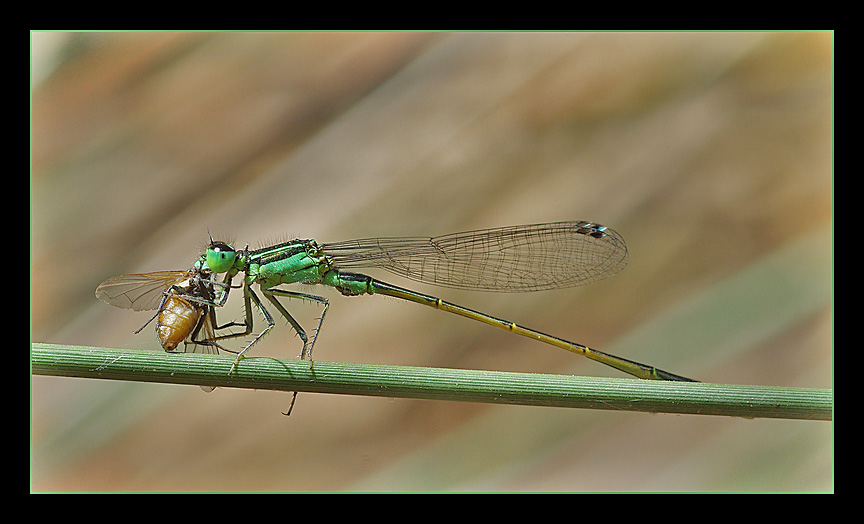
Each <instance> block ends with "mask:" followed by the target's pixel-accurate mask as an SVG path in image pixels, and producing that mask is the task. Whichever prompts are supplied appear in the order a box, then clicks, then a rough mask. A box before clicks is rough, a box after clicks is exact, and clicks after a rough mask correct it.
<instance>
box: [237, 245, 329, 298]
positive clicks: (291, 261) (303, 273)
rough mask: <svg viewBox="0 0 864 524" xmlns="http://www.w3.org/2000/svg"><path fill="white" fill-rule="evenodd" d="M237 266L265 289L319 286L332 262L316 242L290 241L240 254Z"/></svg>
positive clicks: (253, 281)
mask: <svg viewBox="0 0 864 524" xmlns="http://www.w3.org/2000/svg"><path fill="white" fill-rule="evenodd" d="M235 267H237V268H238V270H239V271H245V272H246V279H247V281H248V282H249V283H250V284H251V283H257V284H259V285H260V286H261V287H263V288H269V287H273V286H277V285H279V284H294V283H302V284H318V283H321V279H322V277H323V276H324V275H325V274H326V273H327V272H328V271H329V270H330V263H329V262H328V260H327V258H326V257H325V256H324V253H322V252H321V248H319V247H318V244H316V243H315V241H314V240H291V241H289V242H284V243H282V244H276V245H274V246H269V247H266V248H262V249H258V250H254V251H239V252H238V253H237V262H236V263H235Z"/></svg>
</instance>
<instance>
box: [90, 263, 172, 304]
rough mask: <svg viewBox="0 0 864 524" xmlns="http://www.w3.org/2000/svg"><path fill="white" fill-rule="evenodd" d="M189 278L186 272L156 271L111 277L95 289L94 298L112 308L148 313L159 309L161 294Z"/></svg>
mask: <svg viewBox="0 0 864 524" xmlns="http://www.w3.org/2000/svg"><path fill="white" fill-rule="evenodd" d="M188 278H189V272H188V271H156V272H154V273H140V274H130V275H120V276H117V277H111V278H109V279H108V280H106V281H105V282H102V283H101V284H99V286H98V287H97V288H96V298H98V299H99V300H101V301H103V302H105V303H107V304H111V305H112V306H115V307H119V308H123V309H132V310H134V311H148V310H154V309H156V308H157V307H159V302H160V301H161V300H162V294H163V293H164V292H165V291H167V290H168V288H170V287H171V286H173V285H174V284H178V283H180V282H183V281H184V280H186V279H188Z"/></svg>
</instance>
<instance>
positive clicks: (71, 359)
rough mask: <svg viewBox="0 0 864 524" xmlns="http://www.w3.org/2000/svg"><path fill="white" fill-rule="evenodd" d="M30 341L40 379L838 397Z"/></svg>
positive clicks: (672, 397) (445, 395) (815, 415)
mask: <svg viewBox="0 0 864 524" xmlns="http://www.w3.org/2000/svg"><path fill="white" fill-rule="evenodd" d="M233 361H234V357H233V356H224V355H219V356H217V355H202V354H186V353H179V354H173V353H172V354H169V353H163V352H156V351H139V350H128V349H111V348H101V347H83V346H60V345H54V344H43V343H35V342H34V343H32V344H31V352H30V363H31V370H32V373H33V374H34V375H47V376H61V377H78V378H97V379H109V380H132V381H142V382H157V383H166V384H192V385H204V386H214V387H231V388H250V389H270V390H278V391H304V392H315V393H331V394H342V395H366V396H378V397H388V398H413V399H427V400H450V401H460V402H486V403H493V404H514V405H529V406H551V407H569V408H585V409H606V410H623V411H641V412H652V413H679V414H699V415H724V416H737V417H746V418H760V417H765V418H788V419H806V420H831V419H832V412H833V391H832V390H830V389H806V388H788V387H774V386H748V385H730V384H707V383H685V382H663V381H652V380H639V379H627V378H621V379H617V378H604V377H577V376H569V375H548V374H536V373H512V372H501V371H482V370H463V369H445V368H426V367H408V366H391V365H380V364H360V363H337V362H323V361H315V362H314V364H312V363H310V362H308V361H301V360H278V359H274V358H269V357H257V358H246V359H243V361H242V362H240V365H239V366H238V367H237V369H236V370H235V372H234V373H232V374H231V375H229V374H228V371H229V370H230V368H231V364H232V362H233Z"/></svg>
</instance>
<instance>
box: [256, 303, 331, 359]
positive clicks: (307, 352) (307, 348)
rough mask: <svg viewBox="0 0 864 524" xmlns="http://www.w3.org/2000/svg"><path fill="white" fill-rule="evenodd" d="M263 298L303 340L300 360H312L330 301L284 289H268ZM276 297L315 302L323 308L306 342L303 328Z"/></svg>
mask: <svg viewBox="0 0 864 524" xmlns="http://www.w3.org/2000/svg"><path fill="white" fill-rule="evenodd" d="M263 292H264V296H266V297H267V298H268V299H270V301H271V302H272V303H273V305H275V306H276V308H277V309H279V312H280V313H282V315H283V316H284V317H285V318H286V319H287V320H288V322H289V323H290V324H291V326H292V327H293V328H294V330H295V331H297V333H298V334H299V335H300V338H301V339H302V340H303V351H302V352H301V353H300V359H301V360H306V359H307V357H308V359H309V360H312V349H313V348H314V347H315V341H316V340H318V334H319V333H320V332H321V326H322V325H323V324H324V316H325V315H326V314H327V310H328V309H329V308H330V301H329V300H327V299H326V298H324V297H319V296H318V295H309V294H306V293H298V292H296V291H288V290H284V289H277V288H270V289H266V290H264V291H263ZM276 296H280V297H288V298H299V299H301V300H311V301H313V302H317V303H319V304H321V305H322V306H323V308H322V310H321V316H320V317H318V325H317V326H315V331H314V332H313V333H312V338H311V339H309V340H307V337H306V333H305V332H304V331H303V328H302V327H300V324H299V323H298V322H297V321H296V320H295V319H294V317H292V316H291V314H290V313H288V310H286V309H285V307H284V306H283V305H282V304H281V303H280V302H279V301H278V300H276Z"/></svg>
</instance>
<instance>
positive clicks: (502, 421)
mask: <svg viewBox="0 0 864 524" xmlns="http://www.w3.org/2000/svg"><path fill="white" fill-rule="evenodd" d="M30 36H31V42H30V43H31V47H30V50H31V55H30V56H31V62H30V65H31V195H30V198H31V222H30V235H31V244H30V247H31V253H30V257H31V280H30V282H31V340H32V341H38V342H49V343H58V344H71V345H93V346H107V347H119V348H124V347H128V348H144V349H152V350H153V351H161V349H160V348H159V345H158V343H157V341H156V337H155V335H154V332H153V329H152V327H149V326H148V328H147V329H146V330H145V331H144V332H142V333H141V334H139V335H133V334H132V331H133V330H135V329H137V328H139V327H140V326H141V325H142V324H143V323H144V322H145V321H146V320H147V319H148V318H149V317H150V315H149V313H135V312H132V311H127V310H121V309H116V308H113V307H110V306H108V305H106V304H104V303H102V302H100V301H98V300H97V299H96V298H95V297H94V290H95V288H96V286H97V285H98V284H99V283H100V282H101V281H102V280H105V279H106V278H108V277H111V276H114V275H119V274H123V273H136V272H148V271H159V270H168V269H186V268H188V267H189V266H190V264H191V262H192V261H193V260H194V259H195V257H196V256H197V254H198V253H199V251H200V249H201V248H202V246H203V245H205V243H206V242H207V238H208V236H207V235H208V231H209V232H210V233H212V234H213V236H214V237H221V238H227V239H230V240H233V241H235V242H236V244H237V245H238V246H239V247H243V246H245V245H246V244H249V245H250V246H252V247H258V246H260V245H266V244H267V243H269V242H272V241H274V240H282V239H290V238H298V237H299V238H314V239H317V240H319V241H322V242H328V241H337V240H346V239H350V238H358V237H370V236H401V235H430V236H431V235H439V234H444V233H451V232H456V231H462V230H468V229H477V228H486V227H495V226H505V225H515V224H529V223H535V222H545V221H560V220H589V221H594V222H598V223H601V224H605V225H608V226H610V227H613V228H614V229H616V230H617V231H618V232H620V233H621V234H622V235H623V236H624V238H625V239H626V240H627V243H628V246H629V249H630V263H629V265H628V267H627V268H626V269H625V270H624V271H623V272H622V273H620V274H618V275H617V276H615V277H614V278H611V279H607V280H604V281H601V282H599V283H595V284H592V285H590V286H585V287H580V288H573V289H565V290H556V291H549V292H539V293H526V294H508V293H497V294H496V293H482V292H463V291H457V290H451V289H446V288H432V287H429V286H423V285H418V284H415V283H413V282H407V281H404V280H402V279H400V278H398V277H393V276H390V275H388V274H386V273H384V274H381V273H372V274H373V276H376V277H379V278H382V279H383V280H385V281H390V282H393V283H395V284H401V285H406V286H408V287H410V288H412V289H417V290H419V291H423V292H430V293H433V294H436V295H438V296H441V297H442V298H445V299H448V300H451V301H454V302H456V303H458V304H462V305H465V306H468V307H471V308H474V309H477V310H480V311H483V312H486V313H489V314H492V315H495V316H499V317H502V318H506V319H509V320H513V321H516V322H519V323H521V324H523V325H526V326H529V327H532V328H535V329H539V330H541V331H544V332H547V333H550V334H554V335H557V336H560V337H563V338H566V339H569V340H572V341H574V342H579V343H583V344H586V345H589V346H592V347H595V348H597V349H600V350H602V351H606V352H610V353H613V354H616V355H620V356H622V357H626V358H631V359H634V360H638V361H640V362H645V363H649V364H653V365H656V366H658V367H660V368H662V369H665V370H668V371H671V372H673V373H678V374H682V375H685V376H689V377H693V378H696V379H699V380H702V381H708V382H718V383H735V384H763V385H776V386H791V387H818V388H832V387H833V352H832V350H833V234H834V233H833V173H832V168H833V136H832V135H833V113H832V111H833V61H834V55H833V34H832V33H731V34H725V33H706V34H701V33H659V34H651V33H624V34H618V33H588V34H578V33H548V34H547V33H525V34H522V33H503V34H499V33H482V34H474V33H457V34H450V33H382V34H378V33H337V34H333V33H31V35H30ZM307 291H312V289H308V290H307ZM314 292H315V293H317V294H321V295H324V296H326V297H328V298H329V299H330V300H331V307H330V311H329V312H328V314H327V322H326V323H325V325H324V328H323V330H322V332H321V336H320V338H319V340H318V343H317V344H316V346H315V356H316V359H318V360H329V361H354V362H371V363H389V364H401V365H417V366H442V367H456V368H470V369H490V370H504V371H520V372H537V373H562V374H581V375H593V376H617V377H622V376H623V375H621V374H620V373H618V372H616V371H615V370H612V369H608V368H606V367H605V366H602V365H600V364H597V363H594V362H591V361H589V360H587V359H584V358H581V357H578V356H574V355H572V354H570V353H567V352H565V351H562V350H560V349H557V348H554V347H551V346H547V345H544V344H541V343H537V342H534V341H531V340H528V339H526V338H523V337H517V336H513V335H511V334H509V333H507V332H504V331H502V330H496V329H494V328H491V327H489V326H486V325H483V324H480V323H477V322H472V321H469V320H466V319H463V318H460V317H457V316H455V315H448V314H444V313H441V312H437V311H434V310H431V309H429V308H424V307H421V306H418V305H415V304H411V303H407V302H401V301H399V300H396V299H389V298H384V297H372V296H363V297H356V298H354V297H352V298H347V297H342V296H341V295H339V294H338V293H336V292H334V291H332V290H330V289H326V288H323V287H319V288H314ZM239 297H240V295H239V294H235V295H233V296H232V300H231V301H230V302H229V305H228V306H227V308H228V310H227V312H226V315H227V318H230V317H231V316H232V315H233V316H234V317H236V318H238V319H239V318H240V316H241V315H242V311H241V307H240V304H239V302H242V300H239ZM288 306H289V307H290V308H291V311H292V312H294V313H296V315H297V317H298V319H299V320H300V321H301V322H302V323H304V324H305V325H307V326H309V325H310V324H311V322H313V321H314V319H315V318H316V316H317V315H318V314H319V313H320V310H319V309H318V308H317V307H316V306H315V305H314V304H307V303H303V302H297V301H294V302H291V303H289V304H288ZM220 317H221V316H220ZM221 318H223V319H225V318H226V317H221ZM238 344H239V343H238ZM299 351H300V342H299V339H297V337H296V336H294V334H293V332H292V331H291V330H290V328H289V327H288V326H287V325H286V324H285V323H284V322H281V321H279V323H278V324H277V326H276V328H275V329H274V330H273V331H272V332H271V334H270V335H268V337H266V338H265V339H264V340H263V342H262V343H261V344H260V345H257V346H256V347H255V348H254V354H255V355H270V356H278V357H281V358H294V357H296V356H297V355H298V354H299ZM30 384H31V397H30V408H31V411H30V413H31V433H30V435H31V490H32V491H55V490H59V491H67V490H68V491H139V490H149V491H154V490H155V491H187V490H195V491H223V490H227V491H381V490H385V491H393V490H395V491H450V490H470V491H666V490H670V491H690V490H695V491H725V490H734V491H831V490H833V424H832V423H825V422H810V421H785V420H761V419H760V420H744V419H732V418H723V417H707V416H676V415H659V414H657V415H651V414H644V413H629V412H625V413H617V412H611V411H593V410H572V409H560V408H534V407H516V406H491V405H479V404H478V405H475V404H466V403H455V402H431V401H417V400H396V399H383V398H363V397H348V396H335V395H323V394H308V393H307V394H301V395H300V396H299V397H298V400H297V405H296V406H295V408H294V412H293V414H292V415H291V417H284V416H282V415H281V414H280V411H282V410H285V409H286V408H287V405H288V403H289V402H290V394H287V393H278V392H267V391H246V390H242V391H241V390H230V389H219V390H216V391H215V392H213V393H209V394H206V393H204V392H202V391H201V390H200V389H199V388H198V387H195V386H178V385H158V384H140V383H131V382H130V383H125V382H112V381H99V380H86V379H71V378H49V377H42V376H31V381H30Z"/></svg>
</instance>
